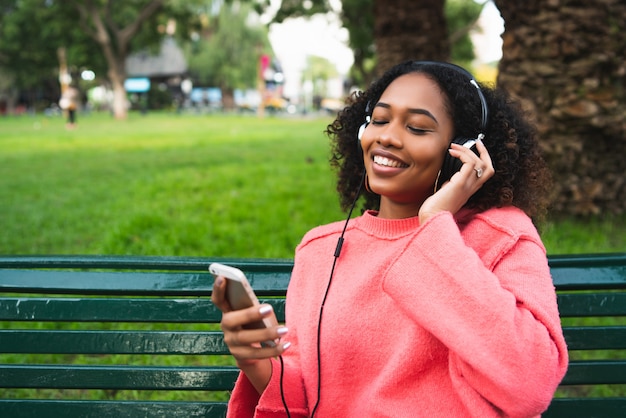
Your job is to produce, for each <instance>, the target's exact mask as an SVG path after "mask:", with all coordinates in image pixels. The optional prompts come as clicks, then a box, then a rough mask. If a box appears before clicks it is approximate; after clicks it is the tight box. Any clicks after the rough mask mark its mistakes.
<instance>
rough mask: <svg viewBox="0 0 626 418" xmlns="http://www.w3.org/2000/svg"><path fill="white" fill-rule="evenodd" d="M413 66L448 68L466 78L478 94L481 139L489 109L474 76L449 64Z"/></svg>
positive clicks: (435, 63) (420, 62) (418, 63)
mask: <svg viewBox="0 0 626 418" xmlns="http://www.w3.org/2000/svg"><path fill="white" fill-rule="evenodd" d="M413 64H414V65H433V66H440V67H445V68H449V69H451V70H454V71H456V72H458V73H461V74H463V75H465V76H466V77H467V78H468V80H469V83H470V84H471V85H472V87H474V88H475V89H476V93H477V94H478V99H479V100H480V107H481V117H480V134H479V135H478V137H479V138H480V139H482V138H483V137H484V136H485V131H486V130H487V121H488V119H489V109H488V107H487V101H486V100H485V96H484V95H483V92H482V90H481V89H480V86H479V85H478V82H477V81H476V79H475V78H474V76H473V75H472V74H471V73H470V72H469V71H467V70H466V69H465V68H463V67H461V66H460V65H456V64H452V63H450V62H443V61H413Z"/></svg>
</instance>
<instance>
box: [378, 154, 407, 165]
mask: <svg viewBox="0 0 626 418" xmlns="http://www.w3.org/2000/svg"><path fill="white" fill-rule="evenodd" d="M374 162H375V163H376V164H379V165H384V166H386V167H405V166H406V164H403V163H401V162H399V161H395V160H390V159H389V158H387V157H381V156H380V155H375V156H374Z"/></svg>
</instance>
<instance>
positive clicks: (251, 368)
mask: <svg viewBox="0 0 626 418" xmlns="http://www.w3.org/2000/svg"><path fill="white" fill-rule="evenodd" d="M211 301H212V302H213V303H214V304H215V306H217V307H218V308H219V309H220V310H221V311H222V321H221V323H220V324H221V327H222V331H223V332H224V342H225V343H226V345H227V346H228V349H229V350H230V353H231V354H232V355H233V357H234V358H235V360H236V361H237V366H238V367H239V368H240V369H241V370H242V371H243V372H244V373H245V374H246V376H247V377H248V379H249V380H250V382H251V383H252V384H253V385H254V387H255V388H256V389H257V390H258V391H259V393H262V392H263V390H265V387H266V386H267V384H268V382H269V380H270V377H271V375H272V365H271V362H270V361H269V359H270V358H272V357H277V356H279V355H281V354H282V353H283V352H284V351H285V350H286V349H287V348H289V345H290V344H289V343H288V342H280V341H279V340H280V338H281V337H283V336H285V335H286V334H287V328H286V327H284V326H276V327H272V328H264V329H244V328H243V326H244V325H246V324H249V323H252V322H257V321H259V320H262V319H263V318H266V317H271V316H274V311H273V309H272V306H271V305H261V306H260V307H258V306H256V307H251V308H247V309H241V310H237V311H233V310H232V309H231V308H230V305H229V304H228V301H227V300H226V280H225V279H224V277H222V276H218V277H216V278H215V281H214V283H213V293H212V294H211ZM270 340H271V341H279V342H278V343H277V344H276V346H275V347H263V346H261V342H262V341H270Z"/></svg>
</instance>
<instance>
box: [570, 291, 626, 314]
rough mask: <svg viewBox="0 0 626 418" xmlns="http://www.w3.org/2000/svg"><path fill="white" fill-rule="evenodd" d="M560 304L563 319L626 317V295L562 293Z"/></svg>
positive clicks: (613, 293)
mask: <svg viewBox="0 0 626 418" xmlns="http://www.w3.org/2000/svg"><path fill="white" fill-rule="evenodd" d="M625 287H626V286H625ZM558 303H559V314H560V315H561V317H562V318H568V317H589V316H626V293H617V292H598V293H569V292H568V293H560V294H559V295H558Z"/></svg>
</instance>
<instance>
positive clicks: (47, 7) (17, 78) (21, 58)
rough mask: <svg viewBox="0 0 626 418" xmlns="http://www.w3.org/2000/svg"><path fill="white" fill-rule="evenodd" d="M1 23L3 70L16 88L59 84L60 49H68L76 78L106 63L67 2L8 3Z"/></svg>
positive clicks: (0, 60)
mask: <svg viewBox="0 0 626 418" xmlns="http://www.w3.org/2000/svg"><path fill="white" fill-rule="evenodd" d="M8 3H12V4H11V5H8ZM0 19H1V20H0V39H2V42H0V66H1V67H3V68H4V70H5V71H7V72H8V73H10V74H11V75H12V77H13V79H14V82H15V85H16V86H17V87H22V88H29V87H33V86H41V85H42V84H45V81H48V82H56V77H57V76H56V75H57V74H58V70H57V68H58V65H59V64H58V59H57V49H58V48H60V47H65V48H66V49H67V55H68V61H69V62H70V63H71V64H72V68H71V70H73V72H74V73H75V74H76V73H77V72H78V71H79V69H80V68H81V67H88V68H91V69H93V70H96V71H99V70H101V69H103V68H104V66H103V62H104V60H103V59H101V58H99V57H98V56H97V55H96V54H94V51H96V50H97V47H96V45H95V43H94V42H93V40H91V39H90V38H88V37H87V36H86V35H85V34H84V33H83V32H82V31H81V30H80V27H79V26H78V25H76V22H77V21H78V20H79V17H78V13H77V12H76V10H75V9H73V8H72V7H70V6H69V3H68V2H51V1H46V0H21V1H17V0H13V1H5V7H4V10H3V14H2V16H1V17H0Z"/></svg>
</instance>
